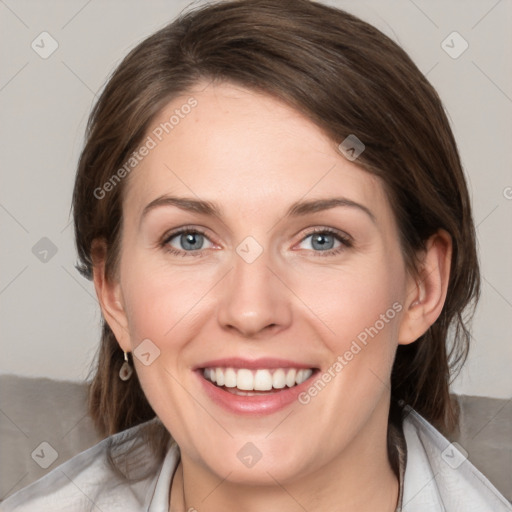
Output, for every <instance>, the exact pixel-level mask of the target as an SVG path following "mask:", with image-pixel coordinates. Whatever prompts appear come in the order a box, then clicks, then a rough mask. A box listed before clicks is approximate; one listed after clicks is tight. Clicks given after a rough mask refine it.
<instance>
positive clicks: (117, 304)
mask: <svg viewBox="0 0 512 512" xmlns="http://www.w3.org/2000/svg"><path fill="white" fill-rule="evenodd" d="M106 254H107V246H106V242H105V240H102V239H95V240H94V241H93V242H92V247H91V255H92V260H93V281H94V288H95V289H96V295H97V297H98V301H99V303H100V307H101V312H102V313H103V317H104V318H105V321H106V322H107V323H108V325H109V327H110V328H111V329H112V332H113V333H114V336H115V337H116V339H117V342H118V343H119V346H120V347H121V349H122V350H124V351H125V352H130V351H131V344H130V337H129V330H128V319H127V316H126V313H125V309H124V308H125V306H124V299H123V294H122V290H121V285H120V283H119V282H118V281H117V280H115V279H112V278H111V279H107V277H106V276H105V261H106Z"/></svg>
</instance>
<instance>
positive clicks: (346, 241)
mask: <svg viewBox="0 0 512 512" xmlns="http://www.w3.org/2000/svg"><path fill="white" fill-rule="evenodd" d="M183 233H187V234H193V235H196V234H197V235H203V236H204V237H206V238H208V236H207V235H206V233H205V232H204V231H202V230H200V229H197V228H189V227H187V226H185V227H183V228H180V229H178V230H177V231H174V232H172V233H170V234H169V235H165V236H164V239H163V240H162V242H161V243H160V247H161V248H162V249H164V251H165V252H168V253H169V254H173V255H175V256H183V257H186V256H193V257H202V256H204V252H205V251H202V250H201V249H197V250H195V251H180V250H178V249H175V248H174V247H171V246H170V245H169V242H170V241H171V240H172V239H173V238H175V237H177V236H179V235H181V234H183ZM317 233H320V234H329V235H333V236H334V237H335V238H336V239H337V240H338V241H339V242H341V246H340V247H337V248H336V249H329V250H327V251H313V253H315V256H319V257H321V258H323V257H327V256H335V255H337V254H339V253H341V252H342V251H344V250H346V249H349V248H351V247H352V246H353V241H352V239H351V238H350V237H349V236H347V235H343V234H341V233H340V232H339V231H337V230H335V229H332V228H315V229H314V230H312V231H310V232H309V233H308V234H306V235H305V236H304V237H303V238H302V240H301V241H300V242H303V241H304V240H305V239H306V238H308V237H310V236H312V235H315V234H317Z"/></svg>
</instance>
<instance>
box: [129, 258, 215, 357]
mask: <svg viewBox="0 0 512 512" xmlns="http://www.w3.org/2000/svg"><path fill="white" fill-rule="evenodd" d="M214 278H215V276H214V275H213V269H211V271H210V270H209V269H201V270H199V271H198V269H197V268H193V267H192V266H190V267H186V266H181V267H176V266H175V267H174V268H171V267H170V266H168V265H165V264H162V262H156V263H155V262H154V261H152V260H151V258H147V257H142V256H140V257H139V258H137V257H133V258H131V259H130V258H127V259H126V260H125V261H124V277H123V294H124V299H125V306H126V314H127V317H128V326H129V332H130V336H131V340H132V345H133V346H136V345H137V344H138V343H140V341H142V340H143V339H146V338H149V339H150V340H152V341H153V342H154V343H155V344H156V345H157V346H159V348H160V349H163V348H164V346H168V345H169V344H173V346H174V345H175V344H176V343H179V340H180V336H177V333H178V332H180V330H181V329H182V328H185V326H186V325H187V326H188V327H190V322H191V321H193V318H194V317H195V314H196V313H197V312H199V311H201V308H204V305H205V304H206V303H207V300H204V299H205V295H206V294H207V292H208V290H209V288H211V282H212V281H213V280H214Z"/></svg>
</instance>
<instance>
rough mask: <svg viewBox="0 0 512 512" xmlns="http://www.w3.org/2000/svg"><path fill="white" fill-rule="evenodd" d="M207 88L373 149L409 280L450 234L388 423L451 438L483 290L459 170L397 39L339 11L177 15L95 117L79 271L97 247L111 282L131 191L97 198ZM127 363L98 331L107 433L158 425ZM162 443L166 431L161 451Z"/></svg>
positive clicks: (262, 3)
mask: <svg viewBox="0 0 512 512" xmlns="http://www.w3.org/2000/svg"><path fill="white" fill-rule="evenodd" d="M201 79H206V80H211V81H215V82H220V81H229V82H232V83H236V84H239V85H242V86H244V87H247V88H250V89H253V90H257V91H262V92H264V93H266V94H270V95H272V96H274V97H276V98H279V99H280V100H282V101H284V102H286V103H287V104H289V105H291V106H292V107H293V108H295V109H297V110H299V111H300V112H302V113H303V114H304V115H305V116H307V117H308V118H309V119H311V120H312V121H313V122H315V123H316V125H317V126H318V127H319V128H320V129H322V130H323V131H324V132H325V133H326V134H327V135H328V136H329V137H330V138H331V139H332V140H333V141H334V142H336V143H337V144H339V143H340V142H341V141H342V140H344V139H345V138H346V137H347V136H348V135H349V134H355V135H356V136H357V137H358V138H359V139H360V140H361V141H363V143H364V144H365V146H366V149H365V151H364V152H363V153H362V154H361V155H360V156H359V158H358V160H357V163H358V165H360V166H361V167H362V168H363V169H365V170H367V171H368V172H370V173H373V174H374V175H377V176H379V177H380V178H381V179H382V181H383V183H384V186H385V188H386V191H387V194H388V198H389V200H390V204H391V205H392V207H393V210H394V214H395V216H396V219H397V222H398V226H399V230H400V243H401V246H402V250H403V254H404V258H405V261H406V263H407V265H408V268H409V269H410V270H411V271H414V272H418V264H417V261H416V259H415V258H416V255H417V254H418V252H419V251H421V250H422V249H424V242H425V241H426V240H427V239H428V238H429V236H430V235H432V234H434V233H435V232H436V231H437V230H438V229H440V228H442V229H445V230H446V231H447V232H448V233H449V234H450V235H451V237H452V241H453V254H452V267H451V275H450V280H449V286H448V293H447V298H446V302H445V305H444V308H443V311H442V313H441V315H440V317H439V318H438V320H437V321H436V322H435V323H434V324H433V325H432V326H431V327H430V329H429V330H428V331H427V332H426V333H425V334H424V335H423V336H421V338H419V339H418V340H417V341H416V342H415V343H412V344H410V345H407V346H399V347H398V350H397V354H396V359H395V363H394V366H393V370H392V376H391V388H392V406H391V413H392V414H391V415H390V417H391V418H394V417H395V416H396V411H397V410H398V404H404V403H405V404H408V405H409V406H411V407H412V408H414V409H415V410H416V411H418V412H419V413H420V414H421V415H423V416H424V417H425V418H426V419H427V420H429V421H430V422H432V423H433V424H434V425H436V426H437V427H438V428H439V429H441V430H443V431H445V432H450V431H452V430H453V429H454V427H455V426H456V425H457V408H456V404H454V403H453V401H452V400H451V398H450V394H449V384H450V375H451V373H453V371H455V370H457V369H458V368H460V366H461V365H462V363H463V362H464V360H465V358H466V356H467V351H468V347H469V337H470V335H469V332H468V327H467V325H468V320H469V319H470V316H471V315H472V313H473V310H474V305H475V304H476V301H477V300H478V296H479V291H480V275H479V268H478V262H477V254H476V247H475V230H474V225H473V220H472V215H471V208H470V201H469V197H468V191H467V187H466V182H465V179H464V174H463V170H462V167H461V162H460V159H459V155H458V152H457V147H456V143H455V140H454V137H453V134H452V132H451V130H450V126H449V122H448V120H447V117H446V115H445V112H444V110H443V106H442V104H441V101H440V99H439V97H438V95H437V93H436V91H435V90H434V88H433V87H432V86H431V85H430V83H429V82H428V81H427V79H426V78H425V77H424V76H423V75H422V73H421V72H420V71H419V69H418V68H417V67H416V66H415V64H414V63H413V62H412V61H411V59H410V58H409V57H408V55H407V54H406V53H405V52H404V51H403V50H402V49H401V48H400V47H399V46H398V45H397V44H395V43H394V42H393V41H392V40H391V39H389V38H388V37H386V36H385V35H384V34H382V33H381V32H380V31H379V30H377V29H376V28H374V27H373V26H371V25H369V24H367V23H365V22H363V21H362V20H360V19H358V18H356V17H354V16H352V15H350V14H348V13H346V12H344V11H342V10H339V9H335V8H332V7H328V6H326V5H322V4H320V3H316V2H310V1H308V0H290V1H279V2H276V1H271V0H241V1H225V2H220V3H214V4H211V5H207V6H204V7H201V8H199V9H196V10H192V11H189V12H187V13H185V14H182V15H181V16H180V17H179V18H178V19H176V21H174V22H172V23H171V24H169V25H167V26H166V27H164V28H163V29H161V30H159V31H158V32H156V33H155V34H153V35H152V36H150V37H149V38H147V39H146V40H145V41H143V42H142V43H140V44H139V45H138V46H137V47H136V48H135V49H133V50H132V51H131V52H130V53H129V54H128V55H127V56H126V57H125V59H124V60H123V61H122V63H121V64H120V65H119V66H118V68H117V69H116V70H115V72H114V73H113V75H112V76H111V78H110V79H109V81H108V83H107V85H106V87H105V89H104V91H103V92H102V94H101V97H100V98H99V100H98V102H97V103H96V105H95V107H94V109H93V111H92V114H91V116H90V119H89V123H88V128H87V134H86V144H85V147H84V149H83V152H82V154H81V157H80V162H79V166H78V171H77V176H76V183H75V189H74V195H73V209H74V225H75V235H76V245H77V250H78V255H79V259H80V264H79V265H78V266H77V268H78V269H79V270H80V271H81V273H82V274H83V275H84V276H86V277H87V278H89V279H91V277H92V269H93V257H94V256H95V255H93V250H92V244H93V240H95V239H103V240H104V241H105V243H106V254H104V255H102V254H97V255H96V256H97V257H102V256H104V257H105V258H106V276H107V278H115V276H116V268H117V261H118V258H119V250H118V248H119V237H120V226H121V220H122V208H121V205H122V197H123V190H124V182H123V181H122V180H121V181H120V183H119V184H117V186H115V187H113V189H112V190H111V191H109V192H108V194H106V195H105V197H104V198H102V199H97V194H95V190H98V188H99V187H101V186H102V185H103V184H104V183H106V182H107V181H108V180H109V179H110V178H111V177H112V176H113V175H114V173H115V172H116V171H117V170H118V169H119V168H120V167H122V166H123V164H124V163H125V162H126V161H127V159H128V158H129V156H130V154H131V153H132V152H133V151H134V150H135V149H136V148H137V146H138V145H139V144H140V142H141V140H142V139H143V137H144V135H145V133H146V131H147V130H148V128H149V125H150V123H151V121H152V119H153V118H154V116H155V114H156V113H158V112H159V111H160V110H161V108H162V107H163V106H164V105H166V104H167V103H168V102H169V101H170V100H171V99H173V98H174V97H175V96H177V95H178V94H183V93H185V92H186V91H187V90H188V89H190V87H191V86H192V85H194V84H195V83H197V82H198V81H199V80H201ZM468 305H472V306H473V307H472V308H466V306H468ZM467 309H469V312H468V311H467ZM464 312H466V314H467V317H464ZM449 334H450V336H449ZM122 363H123V353H122V351H121V349H120V347H119V346H118V344H117V341H116V339H115V337H114V335H113V333H112V331H111V330H110V328H109V326H108V325H107V324H106V323H105V322H104V321H103V334H102V339H101V346H100V349H99V353H98V357H97V363H96V371H95V375H94V378H93V380H92V382H91V385H90V402H89V410H90V414H91V415H92V417H93V419H94V421H95V423H96V425H97V428H98V429H99V431H100V432H101V433H102V434H103V435H109V434H113V433H115V432H119V431H121V430H123V429H126V428H128V427H131V426H134V425H136V424H138V423H141V422H143V421H145V420H148V419H150V418H153V417H154V416H155V413H154V411H153V410H152V408H151V407H150V405H149V403H148V402H147V400H146V398H145V396H144V393H143V392H142V389H141V387H140V384H139V381H138V379H137V377H136V375H134V376H133V377H132V378H131V380H129V381H127V382H120V381H119V376H118V374H119V369H120V366H121V364H122ZM156 437H157V436H156V435H155V437H154V439H156ZM168 439H169V433H167V432H165V429H164V428H163V427H162V430H161V432H160V438H159V441H155V446H157V447H160V448H157V449H161V447H162V446H163V444H165V442H166V441H167V440H168Z"/></svg>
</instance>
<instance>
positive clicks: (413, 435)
mask: <svg viewBox="0 0 512 512" xmlns="http://www.w3.org/2000/svg"><path fill="white" fill-rule="evenodd" d="M406 414H407V415H406V417H405V418H404V421H403V432H404V436H405V440H406V444H407V465H406V469H405V477H404V495H403V512H413V511H414V512H427V511H428V512H433V511H443V512H456V511H460V510H464V511H465V512H473V511H474V512H512V505H511V504H510V503H509V502H508V501H507V500H506V499H505V498H504V497H503V496H502V495H501V494H500V492H499V491H498V490H497V489H496V488H495V487H494V486H493V485H492V484H491V482H489V480H488V479H487V478H486V477H485V476H484V475H483V474H482V473H481V472H480V471H479V470H478V469H477V468H476V467H475V466H473V464H471V462H470V461H469V460H468V458H467V454H465V453H464V452H463V449H459V447H458V445H457V444H456V443H450V441H448V439H446V438H445V437H444V436H443V435H442V434H441V433H440V432H439V431H438V430H437V429H436V428H434V427H433V426H432V425H431V424H430V423H429V422H428V421H427V420H425V418H423V417H422V416H421V415H420V414H418V413H417V412H416V411H414V410H412V409H409V411H408V412H407V413H406Z"/></svg>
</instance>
